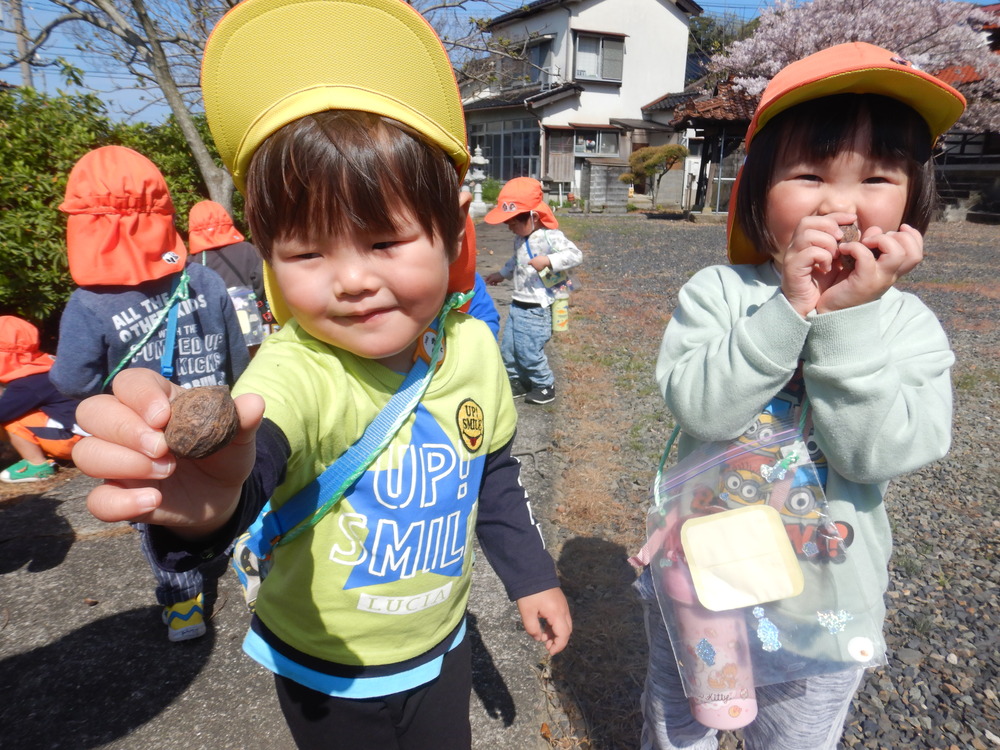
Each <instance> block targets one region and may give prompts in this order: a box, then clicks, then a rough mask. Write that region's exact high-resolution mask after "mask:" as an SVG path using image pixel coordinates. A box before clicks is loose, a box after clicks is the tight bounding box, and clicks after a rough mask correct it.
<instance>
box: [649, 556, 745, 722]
mask: <svg viewBox="0 0 1000 750" xmlns="http://www.w3.org/2000/svg"><path fill="white" fill-rule="evenodd" d="M674 549H675V550H676V551H677V552H678V553H679V552H680V549H681V548H680V544H679V543H678V544H677V545H676V547H674ZM659 569H660V572H661V575H662V576H663V589H664V590H665V591H666V592H667V594H668V595H669V596H670V598H671V599H672V600H673V603H674V607H673V610H674V617H675V620H676V624H677V630H678V631H680V641H681V642H680V644H677V643H675V644H674V653H675V655H676V656H677V660H678V665H679V667H680V669H681V670H682V671H683V675H682V676H683V679H684V682H685V693H686V694H687V696H688V700H689V702H690V704H691V715H692V716H694V718H695V720H696V721H698V723H700V724H704V725H705V726H706V727H711V728H713V729H739V728H740V727H744V726H746V725H747V724H749V723H750V722H751V721H753V720H754V718H755V717H756V716H757V698H756V696H755V693H754V682H753V667H752V665H751V663H750V652H749V648H748V640H747V627H746V620H745V619H744V615H743V612H742V611H741V610H729V611H725V612H713V611H711V610H708V609H705V607H703V606H702V605H701V604H700V603H699V602H698V597H697V595H696V594H695V589H694V583H693V582H692V580H691V573H690V571H689V570H688V566H687V563H686V562H685V561H684V559H683V555H681V554H670V553H669V552H668V551H667V550H664V556H663V558H661V560H660V568H659Z"/></svg>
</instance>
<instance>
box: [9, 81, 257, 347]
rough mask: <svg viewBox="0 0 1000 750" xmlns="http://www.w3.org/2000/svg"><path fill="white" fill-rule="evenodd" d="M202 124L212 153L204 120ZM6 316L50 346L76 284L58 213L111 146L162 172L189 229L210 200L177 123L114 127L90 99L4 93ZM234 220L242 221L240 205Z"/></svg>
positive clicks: (181, 219)
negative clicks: (195, 210)
mask: <svg viewBox="0 0 1000 750" xmlns="http://www.w3.org/2000/svg"><path fill="white" fill-rule="evenodd" d="M197 122H198V127H199V129H201V130H202V135H203V137H204V138H205V140H206V143H207V144H208V146H209V148H213V144H212V140H211V137H210V136H209V135H208V130H207V126H206V125H205V121H204V116H202V117H200V118H197ZM0 141H2V142H3V143H4V145H3V147H2V148H0V315H17V316H18V317H21V318H25V319H26V320H29V321H31V322H32V323H34V324H35V325H37V326H38V327H39V328H40V329H41V331H42V336H43V340H44V343H45V344H46V346H51V344H52V343H53V341H54V338H55V336H56V333H57V331H58V324H59V317H60V315H61V313H62V309H63V307H64V306H65V304H66V300H68V299H69V295H70V294H71V293H72V291H73V289H74V288H75V285H74V283H73V280H72V278H71V277H70V275H69V265H68V263H67V261H66V215H65V214H63V213H62V212H60V211H59V205H60V204H61V203H62V201H63V197H64V194H65V192H66V181H67V179H68V178H69V173H70V170H71V169H72V168H73V165H74V164H76V162H77V161H78V160H79V159H80V157H82V156H83V155H84V154H86V153H87V152H88V151H90V150H92V149H95V148H99V147H101V146H107V145H111V144H115V145H121V146H126V147H128V148H132V149H134V150H136V151H138V152H140V153H141V154H143V155H144V156H146V157H148V158H149V159H150V160H151V161H152V162H153V163H154V164H156V165H157V167H159V169H160V171H161V172H163V175H164V177H165V178H166V180H167V185H168V186H169V188H170V195H171V198H172V199H173V201H174V208H175V209H176V211H177V226H178V228H180V229H181V230H185V229H186V227H187V214H188V209H189V208H190V207H191V206H192V205H194V204H195V203H196V202H197V201H199V200H202V199H203V198H206V197H207V196H208V191H207V189H206V187H205V185H204V182H203V181H202V179H201V175H200V173H199V171H198V168H197V165H196V164H195V162H194V158H193V157H192V156H191V152H190V150H189V149H188V146H187V143H186V142H185V141H184V138H183V137H182V135H181V132H180V128H179V127H177V124H176V122H175V121H174V120H173V118H170V119H169V120H167V122H165V123H163V124H160V125H149V124H147V123H138V124H134V125H124V124H114V123H111V122H110V121H109V120H108V119H107V117H106V115H105V110H104V105H103V104H102V103H101V101H100V100H99V99H98V98H97V97H95V96H91V95H85V96H71V95H67V94H60V95H59V96H54V97H49V96H45V95H43V94H39V93H38V92H36V91H34V90H32V89H23V88H15V89H10V90H4V91H0ZM234 214H235V216H234V219H236V221H237V222H238V223H242V218H243V216H242V200H238V201H235V206H234Z"/></svg>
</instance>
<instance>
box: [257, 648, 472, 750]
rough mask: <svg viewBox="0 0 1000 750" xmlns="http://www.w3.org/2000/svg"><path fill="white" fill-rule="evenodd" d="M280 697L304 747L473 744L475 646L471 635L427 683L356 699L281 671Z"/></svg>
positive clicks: (379, 749)
mask: <svg viewBox="0 0 1000 750" xmlns="http://www.w3.org/2000/svg"><path fill="white" fill-rule="evenodd" d="M274 681H275V686H276V688H277V691H278V701H279V703H280V704H281V710H282V712H284V714H285V721H286V722H288V728H289V729H290V730H291V733H292V737H293V739H294V740H295V744H296V746H297V747H299V748H300V750H313V749H314V748H315V749H318V748H323V749H324V750H336V749H338V748H343V750H369V749H370V750H469V748H470V747H471V746H472V729H471V727H470V726H469V699H470V695H471V692H472V648H471V646H470V644H469V637H468V635H466V637H465V638H464V639H463V640H462V642H461V643H460V644H459V645H458V646H456V647H455V648H454V649H452V650H451V651H449V652H448V653H447V654H445V656H444V660H443V662H442V664H441V674H440V675H438V677H437V679H435V680H433V681H432V682H429V683H428V684H426V685H421V686H420V687H418V688H414V689H413V690H408V691H406V692H403V693H394V694H393V695H388V696H384V697H380V698H367V699H361V700H353V699H350V698H334V697H331V696H329V695H324V694H322V693H318V692H316V691H315V690H310V689H309V688H307V687H304V686H302V685H300V684H299V683H297V682H293V681H292V680H289V679H288V678H285V677H281V676H279V675H275V678H274Z"/></svg>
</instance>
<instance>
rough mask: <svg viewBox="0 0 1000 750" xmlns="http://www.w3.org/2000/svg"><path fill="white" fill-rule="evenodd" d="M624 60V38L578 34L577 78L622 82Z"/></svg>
mask: <svg viewBox="0 0 1000 750" xmlns="http://www.w3.org/2000/svg"><path fill="white" fill-rule="evenodd" d="M624 59H625V39H624V38H622V37H620V36H606V35H602V34H584V33H578V34H577V37H576V77H577V78H587V79H594V80H598V81H621V79H622V63H623V61H624Z"/></svg>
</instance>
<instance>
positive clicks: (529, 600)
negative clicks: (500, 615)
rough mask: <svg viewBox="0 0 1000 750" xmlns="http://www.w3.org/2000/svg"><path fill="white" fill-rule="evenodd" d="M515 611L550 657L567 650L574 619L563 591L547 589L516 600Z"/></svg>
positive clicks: (526, 628)
mask: <svg viewBox="0 0 1000 750" xmlns="http://www.w3.org/2000/svg"><path fill="white" fill-rule="evenodd" d="M517 611H518V612H520V613H521V622H522V623H524V629H525V631H527V633H528V635H530V636H531V637H532V638H534V639H535V640H536V641H538V642H539V643H542V644H544V645H545V648H546V649H547V650H548V652H549V653H550V654H558V653H559V652H560V651H562V650H563V649H564V648H565V647H566V643H567V642H568V641H569V636H570V633H572V632H573V618H571V617H570V614H569V603H568V602H567V601H566V595H565V594H563V592H562V589H560V588H554V589H546V590H545V591H539V592H538V593H537V594H531V595H530V596H523V597H521V598H520V599H518V600H517Z"/></svg>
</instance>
